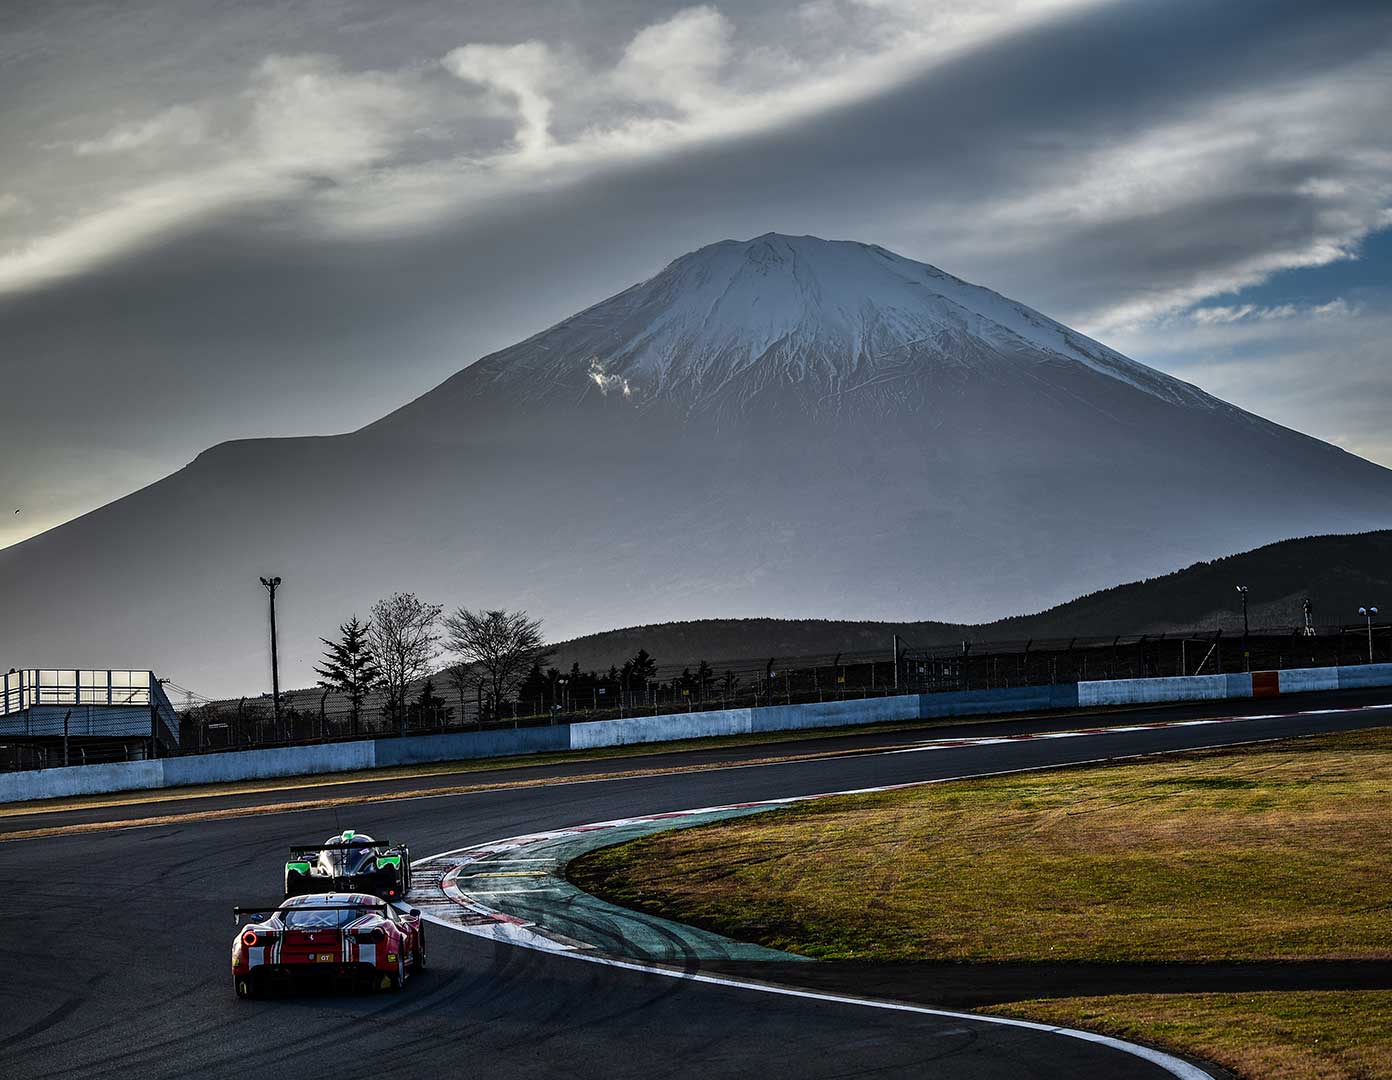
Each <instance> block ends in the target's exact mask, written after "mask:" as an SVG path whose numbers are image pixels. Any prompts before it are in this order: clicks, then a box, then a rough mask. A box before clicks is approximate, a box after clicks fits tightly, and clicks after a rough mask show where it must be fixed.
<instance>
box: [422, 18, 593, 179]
mask: <svg viewBox="0 0 1392 1080" xmlns="http://www.w3.org/2000/svg"><path fill="white" fill-rule="evenodd" d="M443 62H444V66H445V68H446V69H447V70H449V71H450V72H452V73H453V74H454V75H456V76H457V77H459V78H461V79H464V80H466V81H467V82H474V83H478V84H480V85H481V86H486V87H488V88H489V89H490V90H493V91H495V92H497V93H500V94H502V95H504V96H505V97H507V98H509V99H510V100H511V101H512V102H513V103H514V104H515V105H516V109H517V116H518V126H517V137H516V149H517V151H518V152H519V153H521V154H523V155H526V156H527V157H535V156H538V155H540V154H542V153H544V152H545V151H547V150H549V149H550V148H551V145H552V139H551V130H550V128H551V98H550V94H551V92H552V89H553V88H554V87H555V86H557V85H558V83H559V82H560V81H561V78H562V77H563V75H564V73H565V70H566V69H567V68H568V67H569V65H568V64H567V63H565V62H563V61H562V60H561V58H560V57H559V56H558V55H557V54H556V53H555V52H553V51H552V50H551V49H550V48H548V47H547V46H546V45H545V44H543V43H542V42H539V41H527V42H523V43H522V44H520V45H464V46H461V47H460V48H458V49H454V50H452V51H451V52H450V53H448V54H447V55H446V56H445V58H444V61H443Z"/></svg>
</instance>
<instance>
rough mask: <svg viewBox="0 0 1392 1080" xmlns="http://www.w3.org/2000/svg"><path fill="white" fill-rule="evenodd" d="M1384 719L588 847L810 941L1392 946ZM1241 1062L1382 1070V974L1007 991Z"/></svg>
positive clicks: (668, 888)
mask: <svg viewBox="0 0 1392 1080" xmlns="http://www.w3.org/2000/svg"><path fill="white" fill-rule="evenodd" d="M1389 819H1392V729H1378V730H1372V731H1367V732H1357V733H1352V734H1346V735H1338V736H1327V737H1321V738H1318V739H1301V740H1291V741H1288V742H1281V743H1267V744H1261V745H1255V746H1251V747H1244V748H1237V749H1230V750H1223V751H1201V752H1194V753H1188V754H1182V755H1174V756H1167V757H1161V758H1152V759H1146V760H1138V761H1135V762H1129V763H1122V764H1116V765H1109V766H1090V767H1084V768H1077V769H1068V770H1055V771H1047V772H1039V773H1027V774H1019V775H1013V776H1003V777H995V778H989V779H983V780H976V781H965V782H956V783H949V784H941V785H930V786H925V787H920V788H913V789H909V790H904V791H897V792H888V793H882V794H874V795H864V796H852V797H846V798H838V799H833V800H826V801H821V802H816V803H806V804H801V805H798V806H795V807H790V808H788V809H786V810H780V811H775V812H772V813H769V814H762V815H756V816H754V817H749V818H742V819H738V820H734V821H730V822H726V823H721V824H718V825H711V826H703V827H698V828H694V829H687V830H681V831H675V832H669V833H663V834H659V835H656V836H652V837H649V838H646V839H643V840H639V841H635V842H633V843H630V844H626V845H621V846H619V847H615V848H608V849H602V850H600V851H598V852H594V853H592V854H590V855H587V856H585V857H584V858H583V859H580V860H577V861H576V862H575V863H572V864H571V867H570V871H569V873H570V875H571V877H572V880H574V881H575V882H576V883H577V884H579V885H580V886H581V887H582V888H585V889H587V890H588V891H591V892H596V893H598V894H600V895H603V896H605V897H607V898H609V899H611V900H614V901H615V902H618V903H622V904H625V905H628V906H630V907H635V908H639V909H643V910H648V911H652V912H656V913H660V914H663V915H667V916H668V917H671V918H675V919H679V920H681V921H683V922H688V923H693V924H695V925H699V926H702V927H705V928H707V929H711V930H715V931H718V932H721V933H724V934H727V935H729V936H731V937H735V938H739V939H741V940H745V941H754V942H758V943H760V944H764V945H769V946H772V947H774V948H779V949H785V950H788V951H792V952H798V953H802V954H804V955H807V956H813V957H818V958H826V959H847V960H863V961H904V960H910V961H911V960H915V959H922V960H945V959H950V960H964V961H972V960H1016V961H1030V960H1041V961H1070V960H1078V961H1086V960H1094V961H1095V960H1110V961H1161V962H1168V961H1203V960H1236V959H1247V960H1275V959H1352V958H1365V959H1387V958H1392V888H1390V887H1389V881H1392V830H1389V829H1388V828H1387V822H1388V821H1389ZM1007 1008H1008V1010H1009V1011H1012V1012H1016V1013H1019V1014H1023V1015H1030V1016H1033V1017H1037V1018H1042V1019H1047V1020H1051V1021H1059V1022H1064V1023H1068V1024H1073V1025H1081V1026H1086V1027H1090V1028H1096V1029H1099V1030H1107V1031H1122V1032H1126V1033H1129V1034H1131V1035H1133V1036H1135V1037H1139V1038H1142V1039H1145V1040H1147V1041H1152V1042H1157V1043H1161V1044H1168V1045H1171V1046H1174V1047H1176V1048H1179V1049H1182V1050H1188V1051H1191V1052H1194V1053H1197V1054H1200V1055H1202V1056H1205V1057H1208V1058H1210V1059H1212V1060H1218V1061H1221V1062H1224V1063H1226V1064H1229V1065H1231V1067H1233V1068H1234V1069H1236V1070H1237V1071H1238V1072H1239V1073H1241V1074H1242V1075H1245V1076H1250V1077H1275V1076H1280V1077H1302V1078H1304V1077H1310V1078H1321V1080H1323V1078H1335V1077H1339V1078H1360V1080H1361V1078H1372V1077H1392V1035H1389V1032H1392V1022H1389V1021H1390V1019H1392V1018H1389V1008H1392V993H1384V992H1380V991H1363V992H1339V993H1296V992H1283V993H1264V994H1230V995H1219V994H1194V995H1165V996H1158V995H1157V996H1127V997H1112V998H1076V999H1056V1000H1049V1001H1040V1002H1019V1003H1014V1004H1011V1005H1009V1006H1008V1007H1007Z"/></svg>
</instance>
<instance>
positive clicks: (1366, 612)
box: [1358, 607, 1378, 664]
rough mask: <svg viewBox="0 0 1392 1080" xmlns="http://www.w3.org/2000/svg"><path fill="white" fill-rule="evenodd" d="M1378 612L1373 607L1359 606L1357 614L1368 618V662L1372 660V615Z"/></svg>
mask: <svg viewBox="0 0 1392 1080" xmlns="http://www.w3.org/2000/svg"><path fill="white" fill-rule="evenodd" d="M1377 613H1378V609H1377V608H1375V607H1361V608H1359V609H1358V614H1360V615H1362V616H1363V617H1364V618H1365V619H1367V620H1368V663H1370V664H1371V663H1372V662H1373V616H1374V615H1376V614H1377Z"/></svg>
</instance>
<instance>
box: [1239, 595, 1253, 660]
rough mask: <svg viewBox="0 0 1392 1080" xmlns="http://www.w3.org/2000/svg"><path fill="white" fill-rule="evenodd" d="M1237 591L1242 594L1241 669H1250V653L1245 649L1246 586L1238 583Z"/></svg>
mask: <svg viewBox="0 0 1392 1080" xmlns="http://www.w3.org/2000/svg"><path fill="white" fill-rule="evenodd" d="M1237 591H1238V592H1240V593H1241V594H1242V670H1243V671H1251V670H1252V654H1251V652H1249V651H1248V649H1247V586H1246V585H1239V586H1238V587H1237Z"/></svg>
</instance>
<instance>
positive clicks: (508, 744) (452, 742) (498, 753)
mask: <svg viewBox="0 0 1392 1080" xmlns="http://www.w3.org/2000/svg"><path fill="white" fill-rule="evenodd" d="M376 747H377V765H378V766H379V767H381V766H383V765H417V764H420V763H422V762H428V761H467V760H468V759H469V758H488V757H509V756H511V755H513V754H539V753H544V752H545V751H547V750H569V749H570V731H569V728H568V726H567V725H565V724H557V725H556V726H555V727H536V728H516V729H514V730H511V731H506V730H504V731H463V732H459V733H457V734H453V735H408V736H406V737H405V738H404V739H379V740H378V741H377V743H376Z"/></svg>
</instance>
